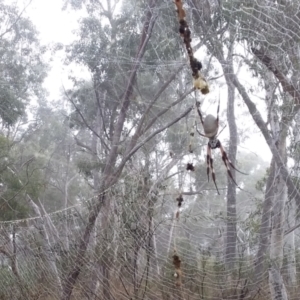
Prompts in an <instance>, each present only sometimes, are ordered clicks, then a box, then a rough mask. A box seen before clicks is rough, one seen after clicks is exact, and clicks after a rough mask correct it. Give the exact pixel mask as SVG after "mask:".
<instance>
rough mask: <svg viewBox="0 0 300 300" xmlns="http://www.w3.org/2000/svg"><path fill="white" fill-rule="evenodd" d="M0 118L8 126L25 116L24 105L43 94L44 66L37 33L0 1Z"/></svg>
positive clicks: (27, 21) (16, 11) (22, 18)
mask: <svg viewBox="0 0 300 300" xmlns="http://www.w3.org/2000/svg"><path fill="white" fill-rule="evenodd" d="M0 20H1V23H2V24H3V25H4V24H5V25H4V26H3V27H2V30H1V34H0V72H1V84H0V118H1V120H2V123H3V125H5V126H11V125H13V124H14V123H15V122H16V121H17V120H18V119H19V118H20V116H22V115H23V114H24V113H25V107H26V104H27V102H28V101H29V99H30V98H32V97H33V96H38V97H41V96H42V94H43V88H42V82H43V80H44V78H45V76H46V67H45V64H44V63H43V61H42V57H41V55H42V54H43V52H44V50H45V49H44V48H42V47H40V45H39V41H38V39H37V31H36V29H35V28H34V26H33V24H32V23H31V21H30V20H28V19H26V18H24V17H22V16H20V12H19V11H18V9H17V8H16V7H15V6H14V5H6V4H4V2H3V1H1V2H0Z"/></svg>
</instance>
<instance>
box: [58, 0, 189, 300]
mask: <svg viewBox="0 0 300 300" xmlns="http://www.w3.org/2000/svg"><path fill="white" fill-rule="evenodd" d="M70 4H71V5H73V7H75V8H80V7H81V6H85V8H86V11H87V13H88V16H87V17H86V18H83V19H82V21H81V27H80V30H79V33H78V34H79V35H78V40H77V41H75V42H74V43H73V44H72V45H70V46H69V47H67V61H68V62H74V63H78V64H81V65H82V66H85V67H86V68H87V70H88V71H89V74H90V77H91V80H90V81H89V82H87V81H85V80H79V79H78V78H75V77H74V83H75V88H74V89H73V90H69V91H67V92H66V96H67V97H68V99H69V101H70V103H71V107H72V110H73V112H72V114H71V115H70V124H71V126H74V127H73V128H74V129H75V128H76V129H77V130H78V131H77V136H76V138H77V141H76V142H77V144H78V145H79V146H81V147H82V149H85V152H86V153H85V154H84V156H85V159H86V160H87V161H89V162H90V164H89V165H88V164H87V165H85V166H86V169H85V171H87V173H86V174H87V175H89V176H91V177H90V183H91V185H92V186H93V187H94V189H95V191H96V192H97V194H98V197H97V199H96V203H95V204H94V206H93V209H92V210H91V211H90V213H89V216H88V220H87V225H86V228H85V229H84V232H83V234H82V237H81V239H80V242H79V243H80V244H79V249H78V254H77V256H76V259H75V263H74V265H73V266H72V267H71V269H70V272H69V274H68V276H67V278H66V280H65V284H64V293H63V297H62V299H69V298H70V295H71V293H72V290H73V287H74V284H75V283H76V280H77V277H78V275H79V273H80V272H81V270H82V267H83V266H84V256H85V254H86V250H87V246H88V243H89V240H90V237H91V233H92V230H93V228H94V226H95V223H96V221H97V219H98V216H99V214H100V219H99V222H100V223H99V224H101V227H100V228H102V232H104V233H105V236H106V237H108V233H109V231H108V229H109V227H108V225H109V219H110V218H111V217H113V214H111V212H112V208H113V207H114V206H115V205H114V204H116V200H115V199H114V197H108V195H109V193H110V191H112V190H113V186H114V185H115V184H116V183H118V182H121V181H120V180H121V178H122V172H123V169H124V168H126V166H127V164H128V162H129V161H130V160H132V159H136V157H138V150H139V149H141V148H142V147H143V146H144V145H146V143H148V142H149V141H150V140H151V139H155V138H156V136H157V135H160V139H162V138H163V137H164V136H163V135H162V134H161V133H162V132H163V131H164V130H166V129H167V128H169V127H170V126H171V125H173V124H175V123H176V122H178V121H179V120H180V119H182V118H183V117H185V116H186V115H187V114H188V113H189V112H190V111H191V109H192V105H190V104H188V102H187V103H184V102H183V100H184V99H185V98H186V97H187V95H188V94H189V93H190V91H191V89H189V88H188V87H186V86H183V89H182V90H180V93H178V94H176V93H174V90H175V87H176V84H175V83H173V82H174V80H175V79H176V77H177V74H178V73H179V72H180V70H181V69H182V63H177V57H178V53H179V51H178V49H179V48H178V41H180V40H179V37H178V38H173V37H170V35H169V33H170V32H172V33H173V28H168V26H166V25H169V24H171V23H170V22H169V21H170V20H174V21H175V17H176V16H174V15H173V9H170V7H172V8H173V6H172V3H170V4H169V5H167V8H166V5H165V4H164V3H158V2H157V1H152V0H151V1H138V2H132V1H124V2H123V3H122V5H121V7H122V8H120V10H119V11H118V12H117V10H116V5H118V1H116V2H113V1H107V2H106V3H105V4H104V3H102V2H95V1H81V2H80V1H79V2H76V3H75V2H72V1H70ZM75 4H76V5H75ZM141 12H142V14H143V16H144V17H143V18H142V19H141V18H140V15H141ZM161 12H163V13H164V14H162V13H161ZM170 14H172V17H170ZM104 20H105V21H104ZM164 22H167V23H164ZM170 26H171V25H170ZM162 27H164V30H163V31H162V32H161V31H160V29H161V28H162ZM175 36H176V37H177V36H178V35H177V32H176V35H175ZM168 60H171V62H169V61H168ZM174 62H175V66H174ZM175 112H176V113H175ZM156 141H157V145H156V146H155V147H154V148H153V149H157V150H160V147H162V146H163V144H162V143H159V142H158V141H159V140H156ZM167 153H168V152H167ZM136 155H137V156H136ZM165 156H167V157H168V154H166V155H165ZM150 158H151V156H149V157H148V158H147V157H145V159H146V160H149V159H150ZM176 159H177V158H176ZM176 159H175V158H173V159H171V161H170V164H172V163H173V164H174V162H176ZM147 163H149V162H145V164H147ZM142 165H143V164H140V166H142ZM82 166H84V164H83V165H82ZM82 169H84V168H82ZM88 169H89V170H88ZM128 171H129V170H128ZM158 175H159V174H158ZM157 178H159V176H157ZM148 197H149V196H148ZM97 222H98V221H97ZM100 243H101V242H100ZM104 246H105V245H104ZM110 269H111V266H110V263H108V264H105V263H104V264H102V270H103V276H102V279H103V282H104V284H103V293H104V295H105V297H106V298H107V299H110V297H111V290H110V288H109V284H110V281H109V274H110Z"/></svg>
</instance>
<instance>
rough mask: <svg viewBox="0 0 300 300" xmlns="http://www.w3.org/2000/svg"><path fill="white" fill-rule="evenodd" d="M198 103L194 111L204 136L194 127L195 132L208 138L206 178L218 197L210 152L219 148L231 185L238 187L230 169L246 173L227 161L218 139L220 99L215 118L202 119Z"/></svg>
mask: <svg viewBox="0 0 300 300" xmlns="http://www.w3.org/2000/svg"><path fill="white" fill-rule="evenodd" d="M199 107H200V102H197V103H196V109H197V112H198V115H199V117H200V121H201V124H202V127H203V130H204V134H203V133H201V132H200V131H199V130H198V128H197V127H196V130H197V132H198V134H199V135H201V136H203V137H206V138H208V143H207V154H206V164H207V169H206V172H207V178H208V181H209V175H210V173H211V176H212V179H213V182H214V184H215V187H216V189H217V192H218V194H219V195H220V192H219V189H218V186H217V183H216V174H215V170H214V167H213V158H212V153H211V152H212V151H211V150H214V149H217V148H220V151H221V155H222V160H223V162H224V165H225V166H226V168H227V173H228V175H229V177H230V178H231V180H232V181H233V183H234V184H235V185H236V186H237V187H239V185H238V184H237V183H236V181H235V180H234V178H233V176H232V173H231V170H230V167H231V168H233V169H234V170H236V171H237V172H239V173H241V174H243V175H248V174H246V173H243V172H241V171H240V170H238V169H237V168H236V167H235V166H234V164H233V163H232V162H231V161H230V160H229V158H228V155H227V153H226V151H225V150H224V148H223V146H222V144H221V142H220V140H219V139H218V132H219V110H220V98H219V103H218V109H217V117H215V116H213V115H207V116H206V117H205V118H204V119H203V117H202V114H201V111H200V108H199Z"/></svg>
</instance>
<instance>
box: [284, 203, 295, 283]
mask: <svg viewBox="0 0 300 300" xmlns="http://www.w3.org/2000/svg"><path fill="white" fill-rule="evenodd" d="M296 211H297V210H296V205H295V202H294V201H293V200H292V201H290V202H289V203H288V205H287V216H286V220H287V225H288V228H287V229H290V228H293V227H294V226H295V225H296V224H295V220H296V213H295V212H296ZM284 248H285V251H284V255H285V257H286V263H287V266H286V269H287V274H286V275H287V283H288V285H290V286H296V284H297V270H296V258H295V231H294V230H293V231H292V232H290V233H289V234H288V235H286V236H285V247H284Z"/></svg>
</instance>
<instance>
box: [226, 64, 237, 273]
mask: <svg viewBox="0 0 300 300" xmlns="http://www.w3.org/2000/svg"><path fill="white" fill-rule="evenodd" d="M228 63H229V64H231V65H232V61H231V62H228ZM231 69H232V70H233V67H232V68H231ZM225 76H226V75H225ZM227 87H228V100H227V120H228V125H229V151H228V157H229V159H230V160H231V162H232V163H233V164H234V165H235V161H236V152H237V128H236V123H235V114H234V98H235V95H234V86H233V85H232V83H231V82H230V81H229V80H228V81H227ZM235 173H236V172H235V170H234V169H233V168H231V174H232V177H233V178H234V179H235ZM227 186H228V188H227V233H226V245H225V249H226V250H225V266H226V269H227V270H228V271H232V270H233V269H234V265H235V261H236V243H237V231H236V223H237V220H236V186H235V184H234V182H233V181H232V180H231V178H230V177H229V176H227Z"/></svg>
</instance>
